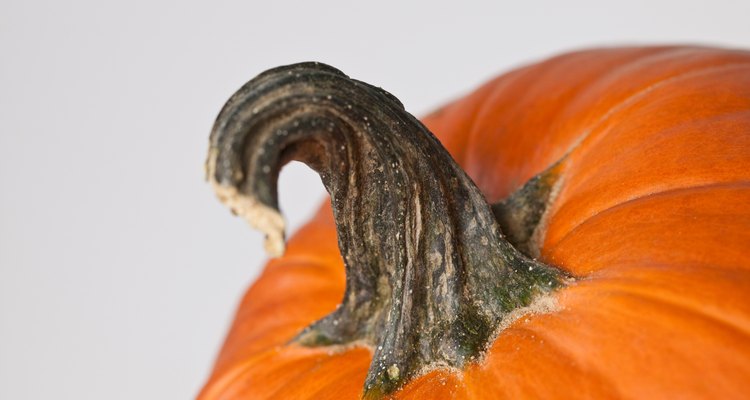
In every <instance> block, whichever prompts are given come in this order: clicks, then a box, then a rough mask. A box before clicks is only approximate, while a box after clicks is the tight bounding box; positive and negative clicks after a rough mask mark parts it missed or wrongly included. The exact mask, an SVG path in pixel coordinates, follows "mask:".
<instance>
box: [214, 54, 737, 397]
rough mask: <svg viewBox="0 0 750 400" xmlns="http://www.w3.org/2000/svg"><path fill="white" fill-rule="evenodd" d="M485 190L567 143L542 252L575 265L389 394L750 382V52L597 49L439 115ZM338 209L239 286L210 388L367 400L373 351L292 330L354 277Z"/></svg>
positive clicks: (437, 127) (433, 125) (514, 78)
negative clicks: (555, 284)
mask: <svg viewBox="0 0 750 400" xmlns="http://www.w3.org/2000/svg"><path fill="white" fill-rule="evenodd" d="M424 122H425V124H426V125H427V126H428V127H429V128H430V129H431V130H432V131H433V132H434V133H435V134H436V135H437V136H438V137H439V138H440V139H441V141H442V142H443V144H445V145H446V147H447V148H448V150H449V151H450V152H451V153H452V154H453V156H454V158H455V159H456V160H457V161H459V163H461V165H462V166H463V167H464V168H465V169H466V171H467V172H468V174H469V175H470V176H471V177H472V178H473V179H474V181H475V182H476V183H477V184H478V186H479V188H480V189H481V190H482V191H483V193H484V194H485V195H486V196H487V198H488V199H489V200H491V201H498V200H500V199H502V198H504V197H506V196H507V195H508V194H510V193H511V192H512V191H514V190H515V189H517V188H518V187H520V185H522V184H523V183H524V182H526V181H527V180H528V179H530V178H531V177H533V176H534V175H536V174H538V173H539V172H541V171H543V170H545V169H546V168H547V167H549V166H550V165H552V164H553V163H554V162H556V161H557V160H559V159H560V158H561V157H562V156H564V155H566V154H567V155H568V158H569V160H568V162H566V167H565V170H564V172H563V179H564V182H563V185H562V186H561V189H560V192H559V194H558V196H557V197H556V199H555V201H554V202H553V204H552V205H551V208H550V209H549V211H548V212H547V215H546V216H545V221H546V225H545V226H546V229H545V230H544V232H543V235H542V238H541V239H542V241H541V242H540V243H541V248H540V251H541V256H542V258H543V259H544V260H546V261H547V262H549V263H551V264H554V265H559V266H562V267H564V268H566V269H567V270H568V271H570V272H572V273H573V274H574V275H576V276H579V277H581V278H582V281H581V282H579V283H578V284H576V285H573V286H570V287H568V288H566V289H563V290H561V291H560V292H558V294H557V295H556V297H557V301H558V302H559V303H560V305H561V307H562V309H561V310H560V311H558V312H555V313H553V314H545V315H531V316H528V318H522V319H520V320H518V321H517V322H516V323H514V324H513V325H512V326H510V327H509V328H507V329H505V330H504V331H503V332H502V333H501V334H500V336H499V337H498V338H497V339H496V341H495V342H494V344H493V345H492V348H491V349H490V350H489V351H488V353H487V355H486V357H485V359H484V360H483V361H482V362H481V363H479V364H476V365H470V366H469V367H467V368H466V369H465V370H464V371H463V372H462V373H460V374H456V373H455V372H451V371H434V372H431V373H429V374H427V375H424V376H422V377H420V378H417V379H416V380H414V381H412V382H411V383H410V384H408V385H407V386H406V387H405V388H404V389H403V390H402V391H401V392H399V393H398V394H397V396H403V397H409V398H412V397H418V396H420V395H421V396H424V397H429V398H440V397H444V396H452V397H454V398H471V399H478V398H488V399H489V398H493V399H494V398H530V397H536V398H567V397H570V395H571V394H572V393H573V391H574V393H573V394H574V395H575V397H578V398H581V397H589V398H603V397H623V398H664V397H674V396H679V397H682V398H707V397H710V398H735V397H739V396H741V395H742V394H743V393H747V392H748V391H750V336H749V335H748V334H749V333H750V305H749V304H750V302H748V301H747V295H746V293H747V290H748V288H750V273H749V272H748V269H749V268H750V254H748V252H747V249H748V248H750V172H749V171H750V140H749V138H750V54H748V53H747V52H743V51H729V50H720V49H710V48H682V47H675V48H671V47H663V48H626V49H602V50H592V51H584V52H578V53H573V54H569V55H564V56H561V57H557V58H554V59H551V60H549V61H546V62H544V63H540V64H537V65H535V66H531V67H526V68H523V69H520V70H517V71H514V72H511V73H509V74H507V75H504V76H502V77H500V78H497V79H495V80H494V81H492V82H490V83H488V84H487V85H485V86H483V87H482V88H480V89H478V91H477V92H475V93H474V94H472V95H470V96H468V97H467V98H465V99H462V100H459V101H457V102H455V103H453V104H451V105H449V106H446V107H444V108H443V109H442V110H441V111H440V112H438V113H435V114H433V115H431V116H428V117H427V118H426V119H425V121H424ZM343 271H344V269H343V265H342V263H341V259H340V256H339V255H338V250H337V246H336V233H335V228H334V226H333V223H332V221H331V217H330V209H329V207H327V206H324V207H323V208H322V209H321V211H320V212H319V213H318V215H317V216H316V217H315V218H314V219H313V220H312V221H311V222H310V223H309V224H308V225H307V226H306V227H305V228H303V229H302V230H301V231H300V232H298V233H297V234H296V235H295V236H294V237H293V238H292V239H291V240H290V242H289V245H288V249H287V252H286V254H285V255H284V256H283V257H281V258H279V259H276V260H273V261H271V262H270V263H269V265H268V267H267V268H266V270H265V271H264V273H263V274H262V276H261V277H260V278H259V279H258V281H257V282H256V283H255V284H254V285H253V287H251V289H250V290H249V291H248V293H247V295H246V296H245V298H244V299H243V301H242V303H241V305H240V308H239V310H238V313H237V317H236V319H235V322H234V325H233V327H232V329H231V331H230V334H229V336H228V338H227V341H226V343H225V345H224V347H223V350H222V352H221V354H220V356H219V359H218V360H217V363H216V366H215V369H214V372H213V374H212V377H211V379H210V380H209V382H208V383H207V384H206V386H205V388H204V390H203V392H202V393H201V395H200V398H201V399H218V398H259V397H260V398H263V397H272V396H277V397H280V398H294V397H295V396H297V397H299V396H304V395H308V396H311V398H356V397H358V396H359V395H360V393H361V388H362V384H363V381H364V376H365V374H366V372H367V368H368V365H369V363H370V359H369V358H370V354H369V352H367V351H366V350H363V349H361V348H352V349H349V350H345V351H331V350H330V349H328V350H327V349H309V348H303V347H301V346H297V345H287V344H286V343H287V342H288V341H289V339H291V338H292V337H294V336H295V335H296V334H297V333H298V332H299V331H300V330H301V329H303V328H304V327H305V326H307V325H308V324H310V323H311V322H313V321H314V320H316V319H318V318H321V317H322V316H324V315H325V314H327V313H328V312H330V311H332V310H333V309H334V308H335V307H336V305H337V304H338V302H339V301H340V299H341V295H342V293H343V290H344V276H343Z"/></svg>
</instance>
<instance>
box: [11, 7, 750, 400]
mask: <svg viewBox="0 0 750 400" xmlns="http://www.w3.org/2000/svg"><path fill="white" fill-rule="evenodd" d="M370 3H372V4H378V5H377V6H375V5H364V2H359V1H353V0H348V1H339V2H313V1H306V2H299V4H293V3H290V2H284V1H277V0H273V1H272V0H265V1H262V2H256V3H254V2H251V1H249V0H245V1H239V2H236V3H230V2H220V1H210V2H209V1H206V2H204V3H202V4H197V3H190V2H186V1H174V2H167V1H153V0H152V1H136V0H128V1H122V2H119V3H113V2H107V1H101V0H97V1H80V0H69V1H28V0H27V1H16V0H11V1H9V0H2V3H0V399H4V400H20V399H187V398H192V397H193V396H194V395H195V394H196V393H197V391H198V389H199V387H200V385H201V383H202V381H203V380H204V379H205V378H206V376H207V374H208V372H209V370H210V367H211V364H212V362H213V358H214V356H215V354H216V352H217V351H218V348H219V346H220V344H221V341H222V339H223V336H224V334H225V331H226V329H227V326H228V324H229V321H230V319H231V316H232V313H233V312H234V307H235V305H236V303H237V301H238V299H239V296H240V295H241V294H242V293H243V291H244V289H245V288H246V287H247V285H248V284H249V283H250V282H251V281H252V279H253V278H254V277H255V276H257V274H258V272H259V268H260V266H261V265H262V263H263V259H264V255H263V253H262V243H261V242H262V240H261V236H260V235H259V234H257V233H255V232H251V231H250V229H249V228H248V227H247V226H246V225H245V224H244V223H243V222H242V221H241V220H239V219H237V218H233V217H232V216H231V215H230V213H229V212H228V211H227V210H226V209H225V208H224V207H223V206H221V205H220V204H219V202H218V201H217V200H216V199H215V198H214V196H213V194H212V193H211V191H210V189H209V187H208V185H207V184H205V182H204V181H203V160H204V153H205V150H206V146H207V138H208V132H209V130H210V128H211V125H212V123H213V119H214V117H215V116H216V114H217V112H218V111H219V109H220V107H221V106H222V104H223V102H224V101H225V100H226V99H227V98H228V97H229V95H231V94H232V93H233V92H234V90H236V89H237V88H238V87H239V86H240V85H242V84H243V83H244V82H245V81H247V80H248V79H250V78H251V77H253V76H254V75H256V74H258V73H259V72H261V71H263V70H264V69H267V68H270V67H274V66H277V65H281V64H288V63H292V62H298V61H305V60H317V61H323V62H326V63H329V64H332V65H334V66H336V67H338V68H340V69H342V70H343V71H344V72H346V73H347V74H349V75H351V76H353V77H355V78H358V79H361V80H365V81H368V82H370V83H373V84H375V85H378V86H382V87H384V88H386V89H387V90H389V91H391V92H392V93H393V94H395V95H396V96H398V97H399V98H401V99H402V101H403V102H404V104H405V105H406V107H407V109H409V110H411V111H412V112H413V113H415V114H423V113H425V112H427V111H428V110H430V109H431V108H433V107H435V106H437V105H439V104H440V103H442V102H445V101H447V100H449V99H451V98H454V97H456V96H458V95H460V94H463V93H466V92H467V91H468V90H470V89H472V88H473V87H475V86H476V85H478V84H479V83H481V82H482V81H484V80H486V79H487V78H489V77H491V76H493V75H494V74H496V73H498V72H500V71H504V70H507V69H508V68H511V67H514V66H518V65H522V64H524V63H528V62H532V61H534V60H538V59H540V58H544V57H546V56H549V55H552V54H554V53H557V52H561V51H565V50H570V49H575V48H580V47H584V46H592V45H617V44H646V43H665V42H687V43H701V44H717V45H725V46H739V47H750V22H748V17H749V16H750V1H747V0H736V1H717V0H711V1H708V0H705V1H702V2H695V1H685V0H669V1H655V0H650V1H633V0H628V1H624V0H622V1H619V2H616V3H612V4H605V2H604V1H573V0H566V1H547V2H540V1H514V2H510V1H496V2H494V5H489V4H479V3H469V2H451V3H455V5H453V6H451V7H443V6H439V5H437V4H436V3H435V2H432V1H430V2H407V1H402V2H384V1H378V2H370ZM458 3H462V5H457V4H458ZM280 196H281V205H282V210H283V211H284V212H285V213H286V215H287V217H288V220H289V223H290V225H291V227H292V229H294V228H296V227H298V226H300V224H301V222H302V221H303V220H304V219H305V218H306V217H308V216H309V215H310V213H311V211H312V210H313V209H314V208H315V207H316V206H317V204H318V203H319V201H320V200H321V199H322V198H323V189H322V185H321V184H320V182H319V180H318V178H317V177H316V176H315V175H314V174H313V173H312V172H310V171H309V170H307V169H306V168H305V167H303V166H300V165H292V166H290V167H288V168H287V169H285V171H284V173H283V175H282V182H281V187H280Z"/></svg>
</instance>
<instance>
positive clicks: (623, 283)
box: [597, 277, 750, 339]
mask: <svg viewBox="0 0 750 400" xmlns="http://www.w3.org/2000/svg"><path fill="white" fill-rule="evenodd" d="M600 282H601V283H604V284H606V285H607V288H608V292H609V293H611V294H613V295H616V294H617V293H621V294H627V295H629V296H633V297H636V298H639V299H641V300H643V301H646V302H652V303H654V304H661V305H660V306H659V307H658V308H664V306H666V305H668V306H669V307H672V308H675V309H678V310H680V311H681V312H683V313H691V314H694V315H695V316H696V317H699V318H700V319H702V320H705V321H708V322H710V323H711V324H714V325H717V326H722V327H724V328H725V329H724V330H726V331H730V332H733V334H734V335H739V336H742V337H743V338H745V339H748V338H750V319H745V320H744V321H732V320H729V319H727V318H723V313H721V312H717V311H715V310H709V309H708V308H707V307H705V306H702V305H703V303H702V302H701V301H699V300H697V299H694V298H693V297H690V296H685V295H684V294H682V293H679V292H672V294H674V295H673V296H667V295H665V294H664V293H662V292H661V291H658V292H655V291H653V290H647V289H645V288H639V287H636V286H633V285H632V283H639V282H638V281H637V280H635V279H626V278H621V277H618V278H615V279H612V278H610V279H608V280H607V281H604V282H602V280H597V283H600ZM628 282H631V284H628ZM691 319H692V318H691Z"/></svg>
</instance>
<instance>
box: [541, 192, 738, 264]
mask: <svg viewBox="0 0 750 400" xmlns="http://www.w3.org/2000/svg"><path fill="white" fill-rule="evenodd" d="M745 186H749V187H748V188H749V189H750V181H746V180H741V181H733V182H719V183H709V184H701V185H697V186H684V187H676V188H671V189H668V190H662V191H656V192H653V193H649V194H645V195H641V196H637V197H634V198H632V199H629V200H627V201H624V202H622V203H618V204H615V205H613V206H611V207H607V208H605V209H603V210H600V211H597V212H596V213H595V214H592V215H590V216H588V217H586V219H584V220H582V221H580V223H578V224H577V225H575V226H574V227H573V228H572V229H570V230H568V232H566V233H565V234H564V235H562V236H561V237H560V238H559V239H558V240H557V242H556V243H554V244H550V243H545V245H544V252H545V253H549V254H551V253H553V252H554V250H555V249H556V248H557V247H558V246H559V245H560V244H561V243H563V241H564V240H566V239H567V238H568V237H569V236H570V235H572V234H573V233H574V232H575V231H576V230H578V229H579V228H580V227H582V226H585V225H586V224H588V223H591V221H594V220H596V219H597V218H600V217H605V216H606V215H607V214H609V213H611V212H614V211H617V210H619V209H620V208H622V207H629V206H631V205H633V204H639V203H640V202H644V201H649V200H650V199H653V198H658V197H662V196H672V195H675V194H680V193H683V192H691V191H703V190H711V189H722V188H735V187H745ZM550 218H554V215H551V216H550Z"/></svg>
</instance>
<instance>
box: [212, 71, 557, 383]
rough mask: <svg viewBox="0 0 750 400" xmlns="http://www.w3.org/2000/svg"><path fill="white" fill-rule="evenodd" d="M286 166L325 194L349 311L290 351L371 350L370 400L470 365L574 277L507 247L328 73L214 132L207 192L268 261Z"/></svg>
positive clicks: (251, 95) (485, 217)
mask: <svg viewBox="0 0 750 400" xmlns="http://www.w3.org/2000/svg"><path fill="white" fill-rule="evenodd" d="M291 160H299V161H302V162H304V163H306V164H307V165H308V166H310V167H311V168H312V169H314V170H315V171H317V172H318V173H319V174H320V176H321V178H322V180H323V183H324V185H325V187H326V189H327V190H328V192H329V193H330V194H331V202H332V204H333V211H334V216H335V220H336V227H337V231H338V239H339V247H340V250H341V254H342V256H343V259H344V262H345V265H346V292H345V295H344V299H343V301H342V304H341V306H340V307H339V308H338V309H337V310H336V311H334V312H333V313H332V314H330V315H329V316H327V317H325V318H323V319H322V320H320V321H318V322H316V323H314V324H313V325H312V326H310V327H309V328H307V329H306V330H305V331H303V332H302V333H300V335H299V336H298V337H297V338H296V341H297V342H299V343H301V344H304V345H309V346H319V345H329V344H348V343H353V342H360V343H366V344H369V345H370V346H372V348H373V349H374V355H373V361H372V364H371V365H370V369H369V372H368V376H367V379H366V383H365V394H366V395H367V396H370V397H379V396H381V395H383V394H387V393H391V392H393V391H394V390H396V389H398V388H399V387H401V386H402V385H403V384H404V383H405V382H407V381H408V380H409V379H410V378H412V377H414V376H416V375H418V374H421V373H423V372H424V371H426V370H429V369H431V368H438V367H455V368H461V367H463V366H464V365H465V364H466V363H467V362H469V361H471V360H474V359H476V358H477V357H480V356H481V354H482V352H483V351H484V350H485V349H486V348H487V346H488V345H489V344H490V343H491V341H492V340H493V339H494V337H495V335H496V333H497V331H498V330H499V329H500V328H501V327H502V326H504V324H507V323H508V321H509V318H513V316H514V315H517V314H518V312H515V313H514V311H516V310H519V309H522V308H524V307H529V306H530V305H532V302H534V301H535V299H536V298H538V297H539V296H543V295H544V294H545V293H548V292H549V291H551V290H553V289H555V288H557V287H559V286H561V285H562V284H563V283H564V281H565V279H566V276H565V274H564V273H563V272H561V271H560V270H558V269H556V268H553V267H549V266H547V265H544V264H542V263H540V262H537V261H535V260H532V259H530V258H528V257H527V256H525V255H524V254H522V253H521V252H520V251H519V250H517V249H516V248H515V247H514V246H513V245H511V244H510V243H509V242H508V241H507V240H506V239H505V238H504V236H503V234H502V233H501V230H500V228H499V225H498V222H497V221H496V218H495V215H494V214H493V210H492V208H491V207H490V206H489V205H488V204H487V203H486V201H485V199H484V196H483V195H482V193H481V192H480V191H479V189H477V187H476V186H475V185H474V183H473V182H472V181H471V179H470V178H469V177H468V176H467V175H466V174H465V173H464V171H462V170H461V168H460V167H459V166H458V165H457V164H456V163H455V162H454V161H453V159H452V158H451V156H450V155H449V154H448V152H447V151H446V150H445V149H444V148H443V147H442V146H441V145H440V143H439V142H438V140H437V139H436V138H435V137H434V136H433V135H432V134H431V133H430V132H429V131H428V130H427V129H426V128H425V127H424V126H423V125H422V124H421V123H420V122H419V121H418V120H417V119H416V118H414V117H413V116H412V115H411V114H409V113H407V112H406V111H405V110H404V108H403V105H402V104H401V103H400V102H399V101H398V100H397V99H396V98H395V97H393V96H392V95H390V94H389V93H387V92H385V91H384V90H382V89H379V88H376V87H373V86H370V85H368V84H366V83H363V82H359V81H356V80H353V79H350V78H349V77H347V76H346V75H344V74H343V73H341V72H340V71H338V70H336V69H334V68H332V67H329V66H326V65H323V64H318V63H303V64H297V65H291V66H286V67H281V68H276V69H273V70H270V71H267V72H265V73H263V74H261V75H259V76H258V77H256V78H255V79H253V80H251V81H250V82H248V83H247V84H246V85H245V86H243V87H242V88H241V89H240V90H239V91H238V92H237V93H235V94H234V95H233V96H232V97H231V98H230V99H229V101H228V102H227V104H226V105H225V106H224V109H223V110H222V111H221V113H220V114H219V116H218V118H217V121H216V124H215V126H214V129H213V131H212V133H211V139H210V152H209V157H208V161H207V172H208V178H209V180H210V181H211V183H212V184H213V186H214V188H215V189H216V192H217V194H218V195H219V197H220V198H221V200H222V201H224V202H225V203H226V204H227V205H228V206H229V207H231V208H232V210H233V211H234V212H236V213H237V214H239V215H241V216H243V217H244V218H246V219H247V220H249V221H250V222H251V223H252V224H253V225H254V226H256V227H258V228H260V229H262V230H263V231H264V232H265V233H266V235H267V246H266V247H267V249H268V250H269V251H270V252H271V253H272V254H274V255H278V254H281V252H282V251H283V228H284V227H283V220H282V218H281V216H280V214H279V211H278V203H277V194H276V181H277V178H278V174H279V171H280V169H281V167H282V166H283V165H284V164H285V163H287V162H288V161H291ZM511 203H512V202H511ZM514 207H515V206H513V204H510V205H509V206H505V207H503V206H502V205H501V206H499V208H496V211H497V212H498V215H503V213H505V214H507V212H505V211H507V210H512V209H514ZM516 208H518V207H516ZM511 214H512V213H511ZM532 219H533V218H532ZM505 220H508V221H511V222H513V221H517V220H522V221H525V219H524V218H520V219H517V218H516V219H514V218H512V217H509V218H506V219H505ZM521 225H523V226H527V225H528V223H527V222H522V223H521ZM524 229H525V228H524ZM524 229H520V230H519V231H520V232H523V231H524ZM526 230H528V229H526ZM521 236H523V234H521Z"/></svg>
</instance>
